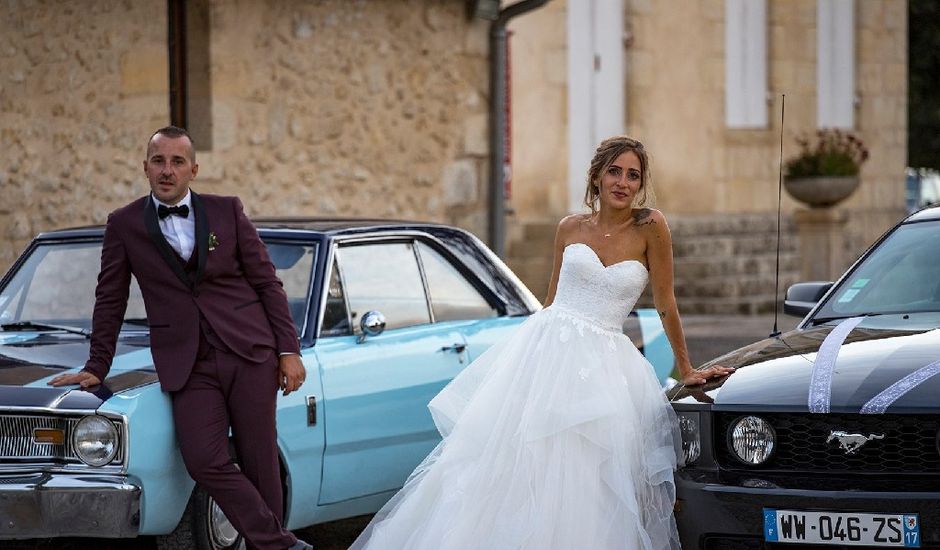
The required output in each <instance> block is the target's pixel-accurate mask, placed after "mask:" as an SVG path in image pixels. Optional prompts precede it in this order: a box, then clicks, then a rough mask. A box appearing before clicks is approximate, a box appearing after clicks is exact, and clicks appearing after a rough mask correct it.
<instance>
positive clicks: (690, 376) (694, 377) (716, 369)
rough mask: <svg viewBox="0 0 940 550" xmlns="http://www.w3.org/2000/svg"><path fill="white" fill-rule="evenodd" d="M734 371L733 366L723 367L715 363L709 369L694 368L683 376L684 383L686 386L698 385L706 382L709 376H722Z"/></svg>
mask: <svg viewBox="0 0 940 550" xmlns="http://www.w3.org/2000/svg"><path fill="white" fill-rule="evenodd" d="M733 372H734V369H733V368H731V367H722V366H719V365H714V366H711V367H708V368H707V369H701V370H693V371H689V372H687V373H685V375H684V376H683V377H682V383H683V384H684V385H686V386H698V385H699V384H704V383H705V382H707V381H708V379H709V378H720V377H722V376H727V375H729V374H731V373H733Z"/></svg>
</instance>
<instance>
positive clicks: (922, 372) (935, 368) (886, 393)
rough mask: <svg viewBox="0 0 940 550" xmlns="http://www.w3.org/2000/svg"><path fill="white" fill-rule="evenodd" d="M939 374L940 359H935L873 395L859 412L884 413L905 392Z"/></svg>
mask: <svg viewBox="0 0 940 550" xmlns="http://www.w3.org/2000/svg"><path fill="white" fill-rule="evenodd" d="M937 374H940V361H934V362H933V363H930V364H929V365H926V366H923V367H921V368H919V369H917V370H915V371H914V372H912V373H910V374H908V375H907V376H905V377H904V378H902V379H900V380H898V381H897V382H895V383H894V384H891V385H890V386H888V388H886V389H885V390H883V391H882V392H881V393H879V394H878V395H876V396H875V397H872V398H871V399H870V400H869V401H868V403H865V404H864V405H863V406H862V410H861V411H859V412H861V413H862V414H884V412H885V410H886V409H887V408H888V407H890V406H891V405H892V404H893V403H894V402H895V401H897V400H898V399H900V398H901V397H902V396H903V395H904V394H906V393H907V392H909V391H911V390H913V389H914V388H916V387H917V386H919V385H921V384H922V383H924V382H925V381H926V380H927V379H929V378H931V377H933V376H935V375H937Z"/></svg>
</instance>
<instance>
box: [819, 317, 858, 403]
mask: <svg viewBox="0 0 940 550" xmlns="http://www.w3.org/2000/svg"><path fill="white" fill-rule="evenodd" d="M864 318H865V317H851V318H849V319H846V320H844V321H842V322H841V323H839V324H838V325H836V326H835V328H833V329H832V331H831V332H830V333H829V334H827V335H826V339H825V340H823V342H822V344H821V345H820V346H819V351H817V352H816V361H814V362H813V376H812V379H811V380H810V383H809V412H811V413H822V414H825V413H828V412H829V402H830V401H831V400H832V370H833V368H835V365H836V359H838V357H839V350H840V349H841V348H842V343H843V342H845V339H846V338H847V337H848V335H849V333H850V332H852V329H854V328H855V327H856V326H858V324H859V323H861V322H862V320H863V319H864Z"/></svg>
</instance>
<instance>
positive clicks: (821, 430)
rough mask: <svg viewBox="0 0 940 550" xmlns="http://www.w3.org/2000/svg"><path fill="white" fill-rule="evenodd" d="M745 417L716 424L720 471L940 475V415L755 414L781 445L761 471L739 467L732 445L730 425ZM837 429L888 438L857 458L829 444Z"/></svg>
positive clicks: (725, 416)
mask: <svg viewBox="0 0 940 550" xmlns="http://www.w3.org/2000/svg"><path fill="white" fill-rule="evenodd" d="M744 414H745V413H721V414H719V415H718V418H717V419H716V420H717V422H716V426H717V429H716V430H715V448H716V450H717V456H718V460H719V463H720V464H721V465H722V467H725V468H729V469H741V470H762V471H787V472H810V473H812V472H819V473H829V472H842V473H874V474H878V473H891V474H924V473H927V474H940V448H938V428H940V416H938V415H891V414H880V415H862V414H809V413H805V414H783V413H753V414H754V415H755V416H760V417H761V418H763V419H764V420H766V421H768V422H770V424H771V425H772V426H773V428H774V430H775V431H776V433H777V446H776V449H775V450H774V452H773V455H772V456H771V457H770V459H769V460H768V461H767V462H765V463H764V464H762V465H760V466H749V465H744V464H742V463H741V462H739V461H738V460H737V459H736V458H735V457H734V456H733V455H732V451H731V449H730V446H729V429H730V427H731V423H732V422H733V421H734V420H735V419H737V418H739V417H741V416H743V415H744ZM834 430H841V431H844V432H848V433H859V434H864V435H866V436H868V435H870V434H884V439H880V440H878V439H873V440H871V441H869V442H868V443H866V444H865V445H863V446H862V447H861V448H859V449H858V450H857V451H856V452H854V453H851V454H849V453H847V452H846V451H845V450H843V449H841V448H840V447H839V445H838V442H836V441H833V442H828V443H827V439H828V438H829V436H830V434H831V433H832V431H834Z"/></svg>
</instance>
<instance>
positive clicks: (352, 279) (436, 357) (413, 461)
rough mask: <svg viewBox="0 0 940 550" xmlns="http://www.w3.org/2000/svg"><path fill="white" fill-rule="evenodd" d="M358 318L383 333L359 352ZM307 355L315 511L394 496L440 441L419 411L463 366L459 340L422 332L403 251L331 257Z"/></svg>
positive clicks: (397, 246)
mask: <svg viewBox="0 0 940 550" xmlns="http://www.w3.org/2000/svg"><path fill="white" fill-rule="evenodd" d="M367 311H379V312H381V313H382V314H383V315H384V316H385V318H386V321H387V324H386V328H385V331H384V332H383V333H382V334H379V335H377V336H367V337H365V338H364V339H362V341H361V342H359V340H360V335H361V331H360V329H359V319H361V318H362V316H363V315H364V314H365V313H366V312H367ZM314 350H315V352H316V355H317V359H318V361H319V363H320V369H321V372H320V375H321V379H322V381H323V392H324V398H325V399H324V421H325V426H326V449H325V452H324V457H323V483H322V486H321V490H320V504H329V503H335V502H341V501H344V500H349V499H353V498H357V497H364V496H368V495H374V494H379V493H383V492H387V491H393V490H395V489H397V488H399V487H401V485H402V483H403V482H404V481H405V479H406V478H407V477H408V474H410V473H411V471H412V470H413V469H414V468H415V466H417V464H418V463H419V462H420V461H421V460H422V459H423V458H424V457H425V456H426V455H427V454H428V453H429V452H430V451H431V450H432V449H433V448H434V446H435V445H436V444H437V443H438V441H439V440H440V437H439V435H438V433H437V430H436V429H435V427H434V423H433V422H432V420H431V414H430V412H429V411H428V409H427V404H428V402H429V401H430V400H431V398H432V397H434V395H436V394H437V392H438V391H440V389H441V388H443V387H444V385H445V384H446V383H447V382H449V381H450V379H451V378H453V377H454V376H455V375H456V374H457V373H458V372H459V371H460V370H461V369H462V368H463V367H464V366H465V365H466V361H467V352H466V341H465V340H464V337H463V336H462V334H461V333H460V331H458V330H456V328H455V327H452V326H448V325H447V324H439V325H438V324H434V323H432V316H431V308H430V306H429V304H428V300H427V294H426V289H425V285H424V281H423V278H422V272H421V268H420V264H419V263H418V257H417V254H416V251H415V245H414V243H413V242H411V241H405V242H403V241H399V242H370V243H361V244H349V245H345V246H340V247H338V248H337V251H336V262H335V263H334V266H333V270H332V275H331V281H330V288H329V290H328V298H327V304H326V308H325V311H324V319H323V326H322V329H321V333H320V339H319V341H318V342H317V345H316V346H315V348H314Z"/></svg>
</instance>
